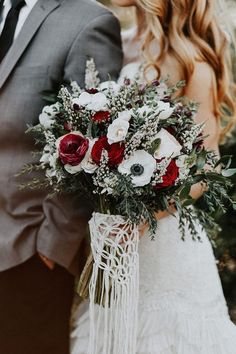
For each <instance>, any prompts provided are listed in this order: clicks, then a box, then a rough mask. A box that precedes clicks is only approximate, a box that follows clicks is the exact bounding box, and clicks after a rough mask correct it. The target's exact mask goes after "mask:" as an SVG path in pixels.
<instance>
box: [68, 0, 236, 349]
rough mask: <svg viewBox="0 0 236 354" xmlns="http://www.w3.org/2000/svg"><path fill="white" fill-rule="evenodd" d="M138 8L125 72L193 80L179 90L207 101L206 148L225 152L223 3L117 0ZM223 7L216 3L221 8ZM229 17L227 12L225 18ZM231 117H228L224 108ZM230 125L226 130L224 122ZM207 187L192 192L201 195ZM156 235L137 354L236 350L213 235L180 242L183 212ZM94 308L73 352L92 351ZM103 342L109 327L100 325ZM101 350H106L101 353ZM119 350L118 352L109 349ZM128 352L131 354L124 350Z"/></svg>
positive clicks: (145, 263) (143, 249) (203, 108)
mask: <svg viewBox="0 0 236 354" xmlns="http://www.w3.org/2000/svg"><path fill="white" fill-rule="evenodd" d="M113 3H114V4H116V5H120V6H131V5H134V6H136V8H137V27H135V29H132V30H129V31H128V32H127V33H125V34H124V54H125V67H124V68H123V71H122V73H121V76H122V77H124V76H129V77H130V78H131V79H132V76H134V75H135V74H136V71H137V70H138V67H139V65H140V63H143V62H145V63H146V73H147V76H148V75H150V73H151V74H152V75H154V76H155V77H159V76H160V75H161V76H162V77H165V76H167V75H169V76H170V81H171V83H176V82H177V81H179V80H182V79H185V80H186V87H185V88H184V90H183V92H180V95H186V96H188V97H189V98H190V99H193V100H194V101H197V102H199V103H201V104H200V108H199V113H198V115H197V116H196V121H197V122H198V123H200V122H205V123H206V124H205V134H206V135H207V136H208V138H207V139H206V142H205V144H206V146H207V147H208V148H210V149H213V150H215V151H217V152H218V151H219V150H218V143H219V141H220V140H221V139H222V138H223V137H224V136H225V134H226V133H227V131H228V130H229V129H230V128H231V127H232V125H233V116H234V115H235V106H234V103H233V96H232V92H231V88H230V74H229V73H230V68H229V67H228V66H227V55H228V41H227V37H226V35H225V33H224V31H223V29H222V28H221V27H220V25H219V23H218V21H217V16H216V11H217V8H218V7H219V3H218V1H216V0H113ZM216 5H217V6H216ZM222 16H223V15H222ZM224 106H227V107H228V111H231V116H229V117H226V116H225V115H224V112H223V110H222V107H224ZM223 119H224V122H225V121H226V120H227V122H228V124H227V125H226V124H225V125H224V129H222V128H221V125H222V124H221V122H222V120H223ZM201 193H202V190H201V187H199V186H196V187H194V188H193V190H192V196H193V197H194V198H198V197H200V195H201ZM156 215H157V218H158V219H159V228H158V231H157V235H156V239H155V241H154V242H151V241H150V239H149V238H148V237H147V236H144V237H142V238H141V239H140V245H139V252H140V253H139V255H140V289H139V308H138V311H139V313H138V338H137V353H138V354H234V353H236V327H235V326H234V324H233V323H232V322H231V321H230V318H229V315H228V310H227V306H226V303H225V299H224V295H223V292H222V287H221V283H220V279H219V275H218V272H217V267H216V261H215V258H214V255H213V250H212V247H211V244H210V242H209V240H208V238H207V235H206V234H205V232H204V231H202V229H201V227H200V226H199V236H200V237H201V240H202V242H194V241H192V238H191V235H190V233H189V234H188V232H187V234H186V238H185V241H182V240H181V235H180V233H179V230H178V217H176V218H175V217H173V216H172V215H170V213H169V211H166V212H161V213H160V212H157V214H156ZM88 336H89V312H88V311H87V310H85V312H84V313H83V315H82V316H78V318H77V319H76V327H75V329H74V331H73V332H72V354H86V353H87V351H88V349H87V348H88ZM100 338H101V347H102V338H103V337H102V328H101V336H100ZM100 352H101V353H102V351H99V353H100ZM109 354H112V353H109ZM119 354H129V353H119Z"/></svg>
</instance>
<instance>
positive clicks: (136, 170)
mask: <svg viewBox="0 0 236 354" xmlns="http://www.w3.org/2000/svg"><path fill="white" fill-rule="evenodd" d="M143 172H144V167H143V166H142V165H140V164H139V163H136V164H134V165H133V166H131V173H132V175H133V176H141V175H142V174H143Z"/></svg>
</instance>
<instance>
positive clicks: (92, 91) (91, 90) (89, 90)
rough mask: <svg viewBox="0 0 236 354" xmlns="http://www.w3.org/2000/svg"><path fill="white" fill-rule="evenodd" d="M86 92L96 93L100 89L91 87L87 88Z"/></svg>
mask: <svg viewBox="0 0 236 354" xmlns="http://www.w3.org/2000/svg"><path fill="white" fill-rule="evenodd" d="M86 92H88V93H90V95H95V93H98V90H97V89H95V88H90V89H87V90H86Z"/></svg>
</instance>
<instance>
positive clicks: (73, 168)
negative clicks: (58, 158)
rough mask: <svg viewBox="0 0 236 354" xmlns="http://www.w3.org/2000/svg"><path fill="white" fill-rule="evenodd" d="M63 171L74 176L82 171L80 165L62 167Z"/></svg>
mask: <svg viewBox="0 0 236 354" xmlns="http://www.w3.org/2000/svg"><path fill="white" fill-rule="evenodd" d="M64 168H65V170H66V171H67V172H68V173H70V174H71V175H74V174H76V173H78V172H80V171H81V170H82V168H81V164H79V165H76V166H71V165H69V164H66V165H64Z"/></svg>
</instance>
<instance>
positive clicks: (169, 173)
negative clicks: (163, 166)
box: [155, 160, 179, 189]
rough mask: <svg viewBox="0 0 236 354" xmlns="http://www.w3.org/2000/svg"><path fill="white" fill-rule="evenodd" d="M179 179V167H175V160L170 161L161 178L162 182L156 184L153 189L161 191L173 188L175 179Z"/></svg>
mask: <svg viewBox="0 0 236 354" xmlns="http://www.w3.org/2000/svg"><path fill="white" fill-rule="evenodd" d="M178 177H179V167H178V166H177V165H176V162H175V160H171V162H170V164H169V166H168V167H167V170H166V174H165V175H164V176H163V177H162V179H163V182H162V183H158V184H157V185H156V186H155V188H156V189H161V188H165V187H170V186H173V184H174V183H175V181H176V179H177V178H178Z"/></svg>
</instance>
